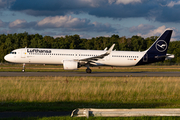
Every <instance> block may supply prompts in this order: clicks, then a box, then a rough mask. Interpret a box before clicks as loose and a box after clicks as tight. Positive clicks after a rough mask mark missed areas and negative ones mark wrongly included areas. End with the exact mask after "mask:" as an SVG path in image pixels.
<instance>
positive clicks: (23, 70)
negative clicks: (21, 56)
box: [22, 63, 25, 72]
mask: <svg viewBox="0 0 180 120" xmlns="http://www.w3.org/2000/svg"><path fill="white" fill-rule="evenodd" d="M22 72H25V63H23V69H22Z"/></svg>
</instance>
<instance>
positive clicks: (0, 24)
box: [0, 20, 8, 28]
mask: <svg viewBox="0 0 180 120" xmlns="http://www.w3.org/2000/svg"><path fill="white" fill-rule="evenodd" d="M7 25H8V22H3V21H2V20H0V27H2V28H4V27H7Z"/></svg>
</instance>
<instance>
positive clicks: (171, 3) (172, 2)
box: [167, 1, 180, 7]
mask: <svg viewBox="0 0 180 120" xmlns="http://www.w3.org/2000/svg"><path fill="white" fill-rule="evenodd" d="M175 5H180V1H177V2H175V1H171V2H170V3H169V4H167V6H168V7H174V6H175Z"/></svg>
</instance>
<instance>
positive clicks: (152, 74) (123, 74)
mask: <svg viewBox="0 0 180 120" xmlns="http://www.w3.org/2000/svg"><path fill="white" fill-rule="evenodd" d="M0 76H1V77H18V76H26V77H28V76H29V77H33V76H34V77H43V76H52V77H55V76H64V77H74V76H80V77H85V76H88V77H180V72H93V73H85V72H0Z"/></svg>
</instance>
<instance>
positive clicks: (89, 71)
mask: <svg viewBox="0 0 180 120" xmlns="http://www.w3.org/2000/svg"><path fill="white" fill-rule="evenodd" d="M86 67H87V69H86V73H91V72H92V70H91V69H90V68H89V64H87V65H86Z"/></svg>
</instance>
